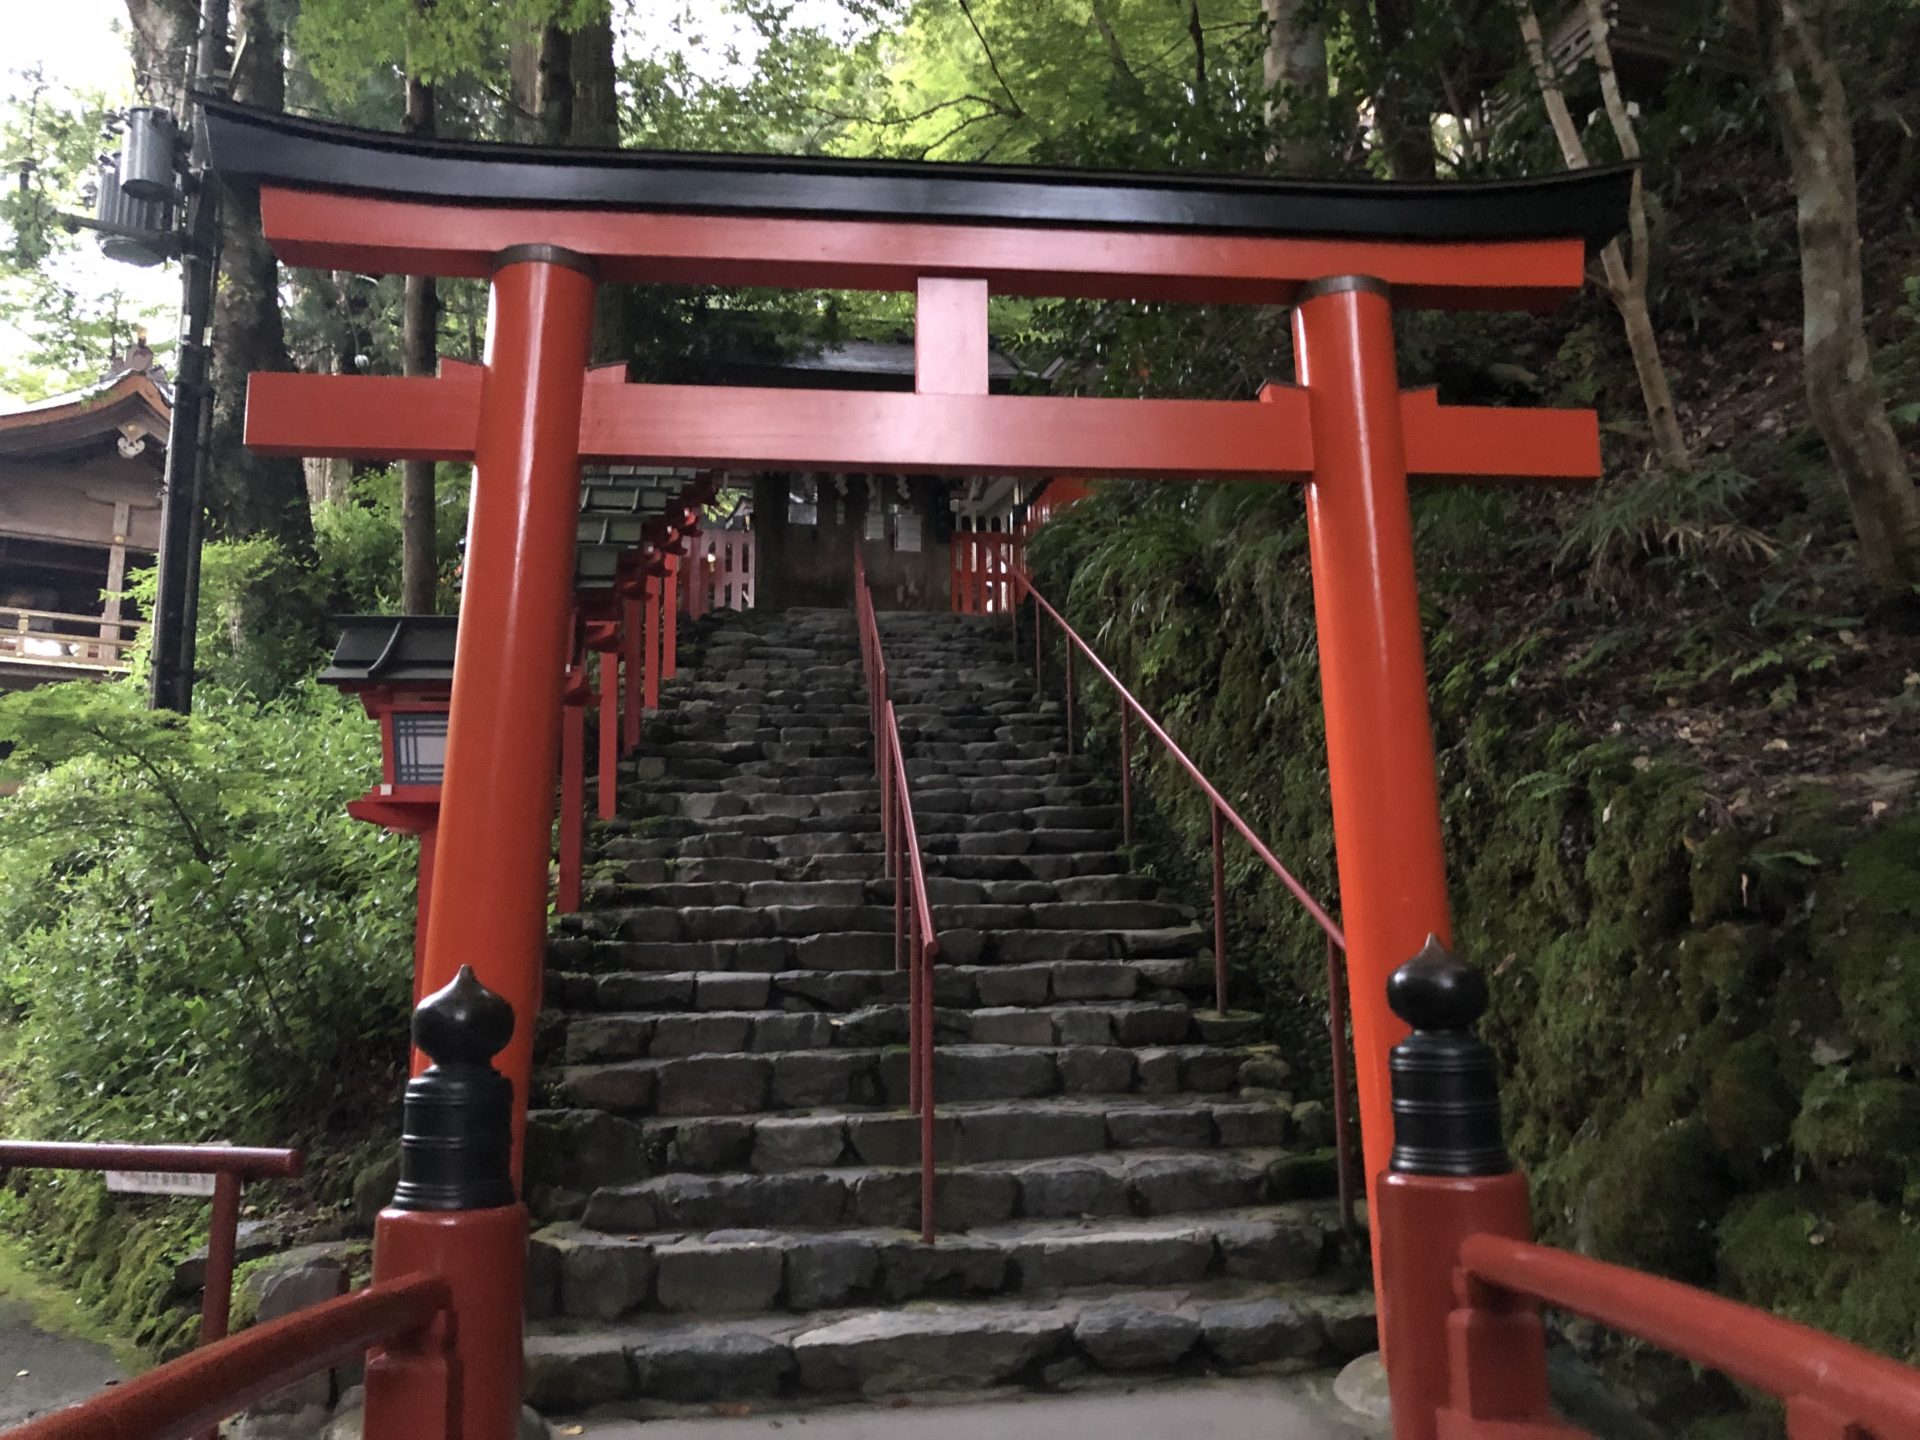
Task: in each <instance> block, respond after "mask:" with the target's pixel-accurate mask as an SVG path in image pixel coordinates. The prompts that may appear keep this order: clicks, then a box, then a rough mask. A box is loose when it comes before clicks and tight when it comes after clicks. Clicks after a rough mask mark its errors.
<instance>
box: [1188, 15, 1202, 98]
mask: <svg viewBox="0 0 1920 1440" xmlns="http://www.w3.org/2000/svg"><path fill="white" fill-rule="evenodd" d="M1187 33H1188V34H1189V35H1191V36H1192V37H1193V98H1194V100H1195V101H1196V102H1198V103H1200V104H1203V105H1204V104H1205V103H1206V99H1207V32H1206V31H1205V30H1204V29H1203V28H1201V25H1200V0H1187Z"/></svg>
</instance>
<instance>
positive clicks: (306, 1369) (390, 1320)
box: [7, 1275, 460, 1440]
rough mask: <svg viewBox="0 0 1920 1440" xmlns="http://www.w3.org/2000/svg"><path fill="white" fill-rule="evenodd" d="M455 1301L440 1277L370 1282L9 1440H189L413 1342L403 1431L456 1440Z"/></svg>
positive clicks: (47, 1418) (43, 1420)
mask: <svg viewBox="0 0 1920 1440" xmlns="http://www.w3.org/2000/svg"><path fill="white" fill-rule="evenodd" d="M452 1303H453V1301H452V1290H451V1289H450V1287H449V1286H448V1284H447V1281H446V1280H445V1279H444V1278H443V1277H441V1276H438V1275H410V1276H406V1277H403V1278H401V1279H398V1280H388V1281H383V1282H380V1283H377V1284H373V1285H369V1286H368V1287H367V1288H366V1289H364V1290H356V1291H354V1292H353V1293H352V1294H350V1295H342V1296H340V1297H338V1298H337V1299H333V1300H327V1301H323V1302H321V1303H320V1304H318V1305H315V1306H312V1307H311V1308H309V1309H306V1310H302V1311H299V1312H298V1313H296V1314H293V1315H288V1316H285V1317H283V1318H281V1319H279V1320H273V1321H269V1322H268V1323H266V1324H264V1325H259V1326H256V1327H255V1328H253V1329H251V1330H247V1331H244V1332H242V1333H241V1334H239V1335H234V1336H229V1337H228V1338H227V1339H225V1340H222V1341H221V1342H219V1343H218V1344H216V1345H210V1346H207V1347H206V1348H204V1349H200V1350H195V1351H193V1352H191V1353H190V1354H187V1355H182V1356H181V1357H180V1358H179V1359H178V1360H174V1361H172V1362H170V1363H168V1364H166V1365H162V1366H160V1367H159V1368H158V1369H155V1370H149V1371H148V1372H147V1373H146V1374H144V1375H141V1376H139V1377H137V1378H136V1379H133V1380H128V1381H125V1382H123V1383H121V1384H119V1385H116V1386H115V1387H114V1388H113V1389H111V1390H108V1391H106V1392H104V1393H103V1394H101V1395H99V1396H97V1397H96V1398H94V1399H93V1400H90V1401H88V1402H87V1403H86V1404H84V1405H76V1406H74V1407H73V1408H72V1409H70V1410H57V1411H55V1412H53V1413H52V1414H50V1415H43V1416H41V1417H40V1418H39V1419H37V1420H30V1421H28V1422H27V1423H26V1424H25V1425H22V1426H20V1427H19V1428H18V1429H15V1430H10V1431H8V1432H7V1440H189V1437H192V1436H199V1435H207V1434H212V1433H214V1429H215V1427H217V1426H218V1425H219V1423H220V1422H221V1421H222V1420H225V1419H226V1418H227V1417H228V1416H230V1415H234V1414H237V1413H238V1412H239V1411H241V1410H244V1409H246V1407H247V1406H249V1405H251V1404H253V1402H254V1401H256V1400H262V1399H265V1398H266V1397H267V1396H269V1395H271V1394H273V1393H274V1392H275V1391H276V1390H284V1389H285V1388H286V1387H287V1386H289V1385H293V1384H297V1383H298V1382H299V1381H301V1380H304V1379H306V1378H307V1377H308V1376H311V1375H317V1374H319V1373H320V1372H321V1371H323V1370H329V1369H332V1368H333V1367H334V1366H336V1365H342V1364H345V1363H347V1362H349V1361H352V1360H356V1359H358V1358H359V1357H360V1356H361V1355H362V1354H363V1353H364V1352H365V1351H366V1350H367V1349H368V1348H369V1347H371V1346H375V1345H385V1346H387V1347H388V1348H389V1350H390V1351H392V1350H394V1349H397V1348H399V1347H401V1346H402V1345H407V1344H409V1342H411V1348H413V1349H414V1350H416V1351H417V1352H418V1353H417V1354H415V1355H414V1356H413V1357H412V1363H413V1367H414V1373H413V1375H412V1376H411V1377H410V1385H409V1388H410V1390H412V1391H413V1392H414V1393H413V1395H412V1396H410V1399H411V1400H412V1404H411V1405H410V1406H409V1409H408V1412H407V1423H406V1425H405V1428H404V1429H402V1430H401V1431H400V1432H399V1433H400V1434H403V1435H406V1436H409V1437H413V1436H417V1437H419V1440H455V1437H457V1436H459V1435H460V1427H459V1422H458V1414H459V1411H458V1398H457V1397H458V1390H459V1375H460V1367H459V1360H458V1357H457V1355H456V1353H455V1350H454V1347H453V1330H452V1327H451V1326H450V1325H447V1324H444V1323H442V1318H441V1317H443V1316H444V1315H446V1314H447V1312H448V1310H449V1308H450V1307H451V1305H452ZM423 1366H424V1367H428V1368H431V1369H432V1370H433V1372H434V1375H435V1377H436V1380H435V1383H433V1384H430V1385H422V1384H420V1383H419V1382H420V1381H421V1380H422V1379H423V1378H424V1377H423V1375H422V1374H421V1369H422V1367H423ZM367 1382H368V1386H369V1396H370V1398H371V1390H372V1388H373V1387H374V1386H376V1385H378V1384H380V1383H381V1382H380V1380H379V1379H378V1378H377V1372H376V1371H371V1370H370V1371H369V1372H368V1377H367Z"/></svg>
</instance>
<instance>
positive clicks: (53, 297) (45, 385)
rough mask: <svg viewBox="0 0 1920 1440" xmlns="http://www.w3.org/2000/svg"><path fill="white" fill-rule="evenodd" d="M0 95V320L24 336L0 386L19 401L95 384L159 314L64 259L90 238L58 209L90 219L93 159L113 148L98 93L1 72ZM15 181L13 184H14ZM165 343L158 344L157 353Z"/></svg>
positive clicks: (0, 372)
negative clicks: (0, 182)
mask: <svg viewBox="0 0 1920 1440" xmlns="http://www.w3.org/2000/svg"><path fill="white" fill-rule="evenodd" d="M8 79H9V81H10V82H12V83H10V85H9V90H10V92H11V93H9V94H8V95H7V96H6V97H4V98H0V173H4V174H5V175H6V176H7V177H8V179H9V183H8V184H6V185H5V186H0V324H3V325H7V326H10V327H12V328H13V329H15V330H17V331H18V332H19V333H20V334H21V335H23V336H25V337H26V340H27V344H26V346H25V347H24V350H23V352H22V355H21V361H22V363H20V364H17V365H6V364H0V389H4V390H6V391H8V392H11V393H13V394H16V395H18V396H19V397H20V398H21V399H23V400H38V399H43V398H45V397H46V396H47V395H50V394H56V393H60V392H63V391H68V390H73V389H78V388H80V387H82V386H84V385H88V384H91V383H93V382H94V381H95V380H98V379H99V378H100V376H101V375H102V374H103V373H104V372H105V370H106V366H107V361H108V360H109V359H110V358H111V357H112V356H114V355H115V354H117V353H119V352H120V351H121V350H123V349H124V348H125V346H126V344H127V342H128V341H129V340H131V339H132V338H133V335H134V332H135V331H136V330H140V329H144V328H146V327H147V326H148V325H149V324H151V325H153V327H154V330H155V334H156V337H157V336H158V335H159V333H160V331H161V330H162V329H163V328H164V326H163V317H162V316H161V315H160V314H158V313H156V312H154V311H152V310H150V309H147V308H144V307H142V306H141V305H139V304H137V303H136V302H134V301H132V300H130V299H129V298H128V296H127V294H126V293H125V292H124V291H123V290H121V289H120V288H118V287H115V288H113V289H111V290H109V291H108V292H107V293H106V294H104V295H103V294H101V293H99V281H98V279H97V278H96V276H95V275H93V274H92V273H91V272H82V271H79V270H76V269H75V268H74V266H73V264H72V263H71V262H72V261H73V260H74V258H75V257H76V256H77V254H78V253H80V252H81V250H82V247H86V248H89V249H90V248H91V247H92V246H93V243H94V242H93V239H92V237H91V236H88V235H75V234H72V233H70V232H69V231H68V230H67V229H66V228H65V227H64V226H63V224H62V223H61V221H60V214H61V212H63V211H64V212H77V213H81V214H87V215H90V214H91V213H92V211H93V203H92V193H93V184H94V177H95V173H96V172H95V163H94V162H95V157H96V155H97V154H98V153H99V152H100V151H101V150H102V149H103V148H107V147H108V146H110V145H112V144H113V143H114V142H113V140H112V126H111V122H110V110H109V106H108V103H107V100H106V98H105V97H104V96H101V95H94V94H70V93H68V92H66V91H64V90H60V89H58V88H56V87H55V86H54V85H52V84H51V83H50V82H49V81H48V80H47V79H46V77H45V75H44V74H43V73H42V72H41V71H40V70H38V69H34V70H29V71H27V72H25V73H22V74H18V75H17V77H16V76H8ZM16 179H17V183H14V182H15V181H16ZM169 344H170V342H168V341H163V340H158V339H156V342H155V348H156V349H157V350H161V351H164V350H166V349H167V348H168V346H169Z"/></svg>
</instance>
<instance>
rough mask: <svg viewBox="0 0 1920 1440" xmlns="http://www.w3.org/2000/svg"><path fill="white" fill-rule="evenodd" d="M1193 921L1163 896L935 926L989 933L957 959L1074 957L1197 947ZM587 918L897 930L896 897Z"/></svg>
mask: <svg viewBox="0 0 1920 1440" xmlns="http://www.w3.org/2000/svg"><path fill="white" fill-rule="evenodd" d="M847 883H858V882H847ZM931 883H932V882H929V884H930V885H931ZM1187 918H1188V917H1187V915H1186V913H1185V912H1184V911H1183V910H1181V909H1180V907H1178V906H1175V905H1165V904H1162V903H1160V902H1159V901H1157V900H1103V901H1091V902H1079V903H1076V902H1070V901H1051V902H1047V903H1042V904H1030V905H993V904H980V905H952V904H936V905H934V907H933V923H934V928H935V931H936V933H938V934H940V935H941V936H943V937H946V936H949V934H950V932H952V931H978V932H984V933H983V934H982V936H981V939H980V940H979V941H978V942H977V943H974V942H971V941H968V942H962V941H961V940H960V938H959V937H958V936H952V937H951V943H950V944H949V943H944V942H943V951H946V950H949V949H951V950H952V951H953V952H954V953H955V958H959V954H958V951H959V949H960V947H961V945H962V944H963V943H965V944H966V946H967V948H969V949H973V950H976V951H978V952H979V953H980V954H982V955H987V956H991V957H993V958H1008V959H1014V958H1019V959H1051V958H1054V957H1055V955H1056V954H1057V955H1058V957H1059V958H1062V959H1068V958H1074V951H1075V950H1076V949H1089V948H1090V949H1096V950H1097V951H1098V953H1099V954H1100V955H1102V956H1104V955H1109V954H1113V953H1116V946H1117V944H1118V943H1119V942H1118V941H1117V940H1116V939H1115V937H1117V936H1120V935H1125V934H1128V933H1130V932H1152V931H1165V932H1179V933H1182V934H1186V936H1187V946H1188V948H1192V947H1195V946H1198V945H1199V944H1200V943H1202V937H1201V935H1200V934H1199V933H1198V932H1191V933H1188V932H1183V931H1181V927H1182V926H1184V925H1186V923H1187ZM582 919H583V920H584V921H585V928H586V929H587V931H588V933H590V934H593V935H596V936H599V937H603V938H606V939H611V940H639V941H683V940H739V939H764V938H767V937H770V936H813V935H827V934H838V933H842V932H846V931H885V932H886V933H887V934H888V935H891V934H892V933H893V930H894V924H895V907H894V905H893V904H892V902H891V900H889V901H888V903H886V904H880V903H875V902H871V901H869V900H867V899H866V897H865V896H862V897H861V898H860V899H859V900H858V901H856V902H853V903H837V904H836V903H828V902H826V901H824V900H810V901H808V902H806V903H803V904H794V905H776V904H761V905H710V906H682V907H669V906H664V905H637V906H630V907H620V906H614V905H607V904H598V903H597V904H596V905H595V907H594V908H593V909H592V910H591V911H590V912H587V913H586V914H584V915H583V917H582ZM1015 932H1018V935H1017V937H1016V934H1015ZM1028 952H1033V953H1028ZM689 968H698V967H689ZM727 968H735V967H727Z"/></svg>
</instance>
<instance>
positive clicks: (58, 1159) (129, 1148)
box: [0, 1140, 306, 1345]
mask: <svg viewBox="0 0 1920 1440" xmlns="http://www.w3.org/2000/svg"><path fill="white" fill-rule="evenodd" d="M305 1164H306V1162H305V1160H304V1159H303V1157H302V1156H301V1154H300V1152H299V1151H298V1150H268V1149H258V1148H249V1147H246V1146H239V1145H99V1144H86V1143H80V1142H73V1143H67V1142H60V1141H45V1140H0V1178H4V1176H5V1175H6V1172H7V1171H9V1170H125V1171H132V1172H137V1173H141V1174H148V1175H161V1174H172V1175H212V1176H213V1177H214V1182H213V1215H212V1217H211V1218H210V1219H209V1220H208V1222H207V1274H206V1280H205V1283H204V1284H203V1285H202V1287H201V1290H200V1343H201V1344H202V1345H210V1344H212V1343H213V1342H215V1341H217V1340H220V1339H223V1338H224V1337H225V1336H226V1333H227V1325H228V1322H229V1321H230V1320H231V1319H232V1317H233V1263H234V1250H235V1248H236V1246H237V1243H238V1234H239V1229H240V1185H241V1182H242V1181H244V1180H266V1179H292V1178H293V1177H295V1176H297V1175H299V1174H300V1173H301V1171H302V1170H303V1169H304V1168H305Z"/></svg>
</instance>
